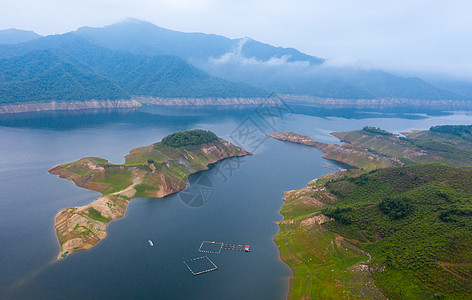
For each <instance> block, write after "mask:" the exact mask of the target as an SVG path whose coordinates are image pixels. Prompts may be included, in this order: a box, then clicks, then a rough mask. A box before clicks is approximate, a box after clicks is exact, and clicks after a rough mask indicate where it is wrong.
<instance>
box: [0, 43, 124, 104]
mask: <svg viewBox="0 0 472 300" xmlns="http://www.w3.org/2000/svg"><path fill="white" fill-rule="evenodd" d="M129 98H130V95H129V93H128V92H126V91H124V90H123V89H122V88H120V87H119V86H118V85H116V84H115V83H113V82H112V81H110V80H108V79H107V78H105V77H103V76H100V75H97V74H90V73H85V72H83V71H81V70H80V69H79V68H77V67H75V66H73V65H71V64H69V63H67V62H65V61H64V60H62V59H60V58H58V57H57V56H55V55H54V54H52V53H50V52H48V51H40V52H33V53H30V54H28V55H25V56H22V57H16V58H11V59H3V60H0V104H2V103H17V102H27V101H52V100H58V101H60V100H64V101H82V100H91V99H93V100H109V99H112V100H113V99H129Z"/></svg>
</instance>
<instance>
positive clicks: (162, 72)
mask: <svg viewBox="0 0 472 300" xmlns="http://www.w3.org/2000/svg"><path fill="white" fill-rule="evenodd" d="M33 42H34V44H31V43H33ZM35 48H37V49H35ZM2 53H3V54H2ZM18 54H22V55H18ZM0 56H3V57H7V58H4V59H0V104H1V103H17V102H27V101H50V100H56V101H73V100H79V101H80V100H107V99H110V100H114V99H129V98H131V97H132V96H144V97H146V96H148V97H163V98H211V97H214V98H232V97H264V96H266V95H267V92H266V91H265V90H262V89H259V88H255V87H252V86H249V85H248V84H244V83H236V82H231V81H227V80H223V79H220V78H217V77H214V76H211V75H209V74H208V73H205V72H203V71H201V70H199V69H198V68H196V67H194V66H193V65H191V64H189V63H187V62H185V61H184V60H182V59H180V58H177V57H175V56H169V55H167V56H163V55H161V56H146V55H136V54H132V53H129V52H120V51H113V50H109V49H106V48H102V47H99V46H96V45H93V44H90V43H89V42H87V41H85V40H83V39H81V38H79V37H76V36H70V35H69V36H67V35H66V36H62V37H61V38H59V37H47V38H44V39H40V40H39V41H36V40H35V41H32V42H29V43H23V44H17V45H4V47H3V49H0Z"/></svg>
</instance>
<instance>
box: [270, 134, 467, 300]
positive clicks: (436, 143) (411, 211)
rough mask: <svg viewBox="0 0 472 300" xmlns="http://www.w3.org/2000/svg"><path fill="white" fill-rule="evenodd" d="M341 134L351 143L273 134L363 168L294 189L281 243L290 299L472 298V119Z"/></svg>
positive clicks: (286, 206) (288, 197)
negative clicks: (426, 127) (399, 131)
mask: <svg viewBox="0 0 472 300" xmlns="http://www.w3.org/2000/svg"><path fill="white" fill-rule="evenodd" d="M332 134H333V135H334V136H336V137H338V138H340V139H342V140H343V141H344V142H347V144H325V143H320V142H317V141H315V140H313V139H311V138H310V137H308V136H303V135H299V134H297V133H294V132H284V133H275V134H270V135H269V136H271V137H273V138H276V139H279V140H283V141H289V142H294V143H299V144H304V145H309V146H313V147H317V148H319V149H321V150H322V151H323V152H325V155H324V157H325V158H329V159H333V160H337V161H342V162H344V163H347V164H350V165H351V166H353V167H357V168H354V169H349V170H341V171H339V172H337V173H334V174H329V175H326V176H323V177H321V178H319V179H317V180H314V181H312V182H310V183H309V186H308V187H306V188H303V189H300V190H294V191H289V192H287V193H286V196H285V197H284V200H285V204H284V205H283V207H282V210H281V214H282V215H283V216H284V220H283V221H281V222H279V225H280V232H279V234H278V235H277V236H276V238H275V241H276V243H277V245H278V246H279V248H280V251H281V257H282V259H283V260H284V261H285V262H287V263H288V264H289V265H290V267H291V268H292V270H293V272H294V276H293V277H292V278H291V289H290V294H289V298H291V299H300V298H304V297H308V298H327V297H335V298H337V297H339V298H342V297H348V298H349V297H360V298H364V299H383V298H386V297H388V298H389V299H425V298H431V297H433V298H435V297H445V298H447V299H450V298H464V299H465V298H469V297H470V296H471V290H472V289H471V288H472V286H471V281H470V279H471V278H472V256H471V255H470V251H469V250H470V247H471V246H472V239H470V230H471V228H472V197H471V196H470V192H471V191H472V181H471V180H472V170H471V169H470V166H471V161H472V125H445V126H433V127H431V128H430V129H429V130H422V131H419V130H417V131H412V132H408V133H403V134H404V136H403V137H400V136H397V135H394V134H392V133H390V132H388V131H385V130H382V129H380V128H375V127H367V126H366V127H364V128H363V129H361V130H355V131H347V132H334V133H332ZM431 162H435V163H431ZM443 163H448V164H449V165H446V164H443ZM452 165H455V166H452ZM464 166H466V167H464Z"/></svg>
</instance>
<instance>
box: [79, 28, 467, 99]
mask: <svg viewBox="0 0 472 300" xmlns="http://www.w3.org/2000/svg"><path fill="white" fill-rule="evenodd" d="M73 34H75V35H77V36H80V37H82V38H84V39H87V40H88V41H89V42H91V43H94V44H97V45H101V46H103V47H106V48H110V49H115V50H122V51H129V52H132V53H136V54H146V55H156V54H158V55H162V54H172V55H176V56H178V57H180V58H182V59H184V60H187V61H189V62H191V63H193V64H195V65H196V66H197V67H199V68H201V69H203V70H205V71H206V72H209V73H210V74H212V75H214V76H217V77H221V78H224V79H227V80H231V81H237V82H245V83H247V84H250V85H255V86H259V87H261V88H264V89H268V90H273V91H276V92H277V93H280V94H298V95H311V96H318V97H323V98H337V99H378V98H408V99H428V100H440V99H472V94H469V93H465V94H464V93H463V91H464V89H461V90H458V91H455V90H454V89H452V90H451V89H441V88H440V87H436V86H435V85H434V84H429V83H427V82H425V81H423V80H421V79H419V78H405V77H401V76H396V75H393V74H390V73H387V72H383V71H381V70H375V69H362V68H357V67H349V66H346V67H329V66H326V65H324V64H323V63H324V62H326V60H325V59H322V58H319V57H316V56H313V55H308V54H305V53H302V52H300V51H298V50H296V49H293V48H284V47H274V46H272V45H269V44H266V43H261V42H259V41H256V40H253V39H250V38H239V39H228V38H226V37H224V36H218V35H213V34H203V33H185V32H178V31H174V30H169V29H165V28H162V27H158V26H156V25H154V24H151V23H148V22H145V21H140V20H136V19H126V20H124V21H121V22H118V23H115V24H112V25H109V26H105V27H101V28H91V27H83V28H80V29H78V30H77V31H75V32H73ZM469 86H471V87H472V84H469Z"/></svg>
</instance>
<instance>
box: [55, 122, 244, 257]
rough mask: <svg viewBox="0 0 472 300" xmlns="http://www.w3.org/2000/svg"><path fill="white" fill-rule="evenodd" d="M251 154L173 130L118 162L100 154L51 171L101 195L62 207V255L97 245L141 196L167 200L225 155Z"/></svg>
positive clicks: (209, 136)
mask: <svg viewBox="0 0 472 300" xmlns="http://www.w3.org/2000/svg"><path fill="white" fill-rule="evenodd" d="M250 154H251V153H249V152H247V151H245V150H244V149H242V148H240V147H237V146H235V145H233V144H231V143H229V142H227V141H226V140H224V139H222V138H218V137H217V136H216V135H215V134H214V133H212V132H210V131H204V130H199V129H197V130H191V131H184V132H178V133H174V134H171V135H169V136H167V137H165V138H163V139H162V141H161V142H158V143H155V144H152V145H149V146H145V147H140V148H136V149H133V150H131V151H130V153H129V154H128V155H127V156H126V157H125V163H124V164H121V165H115V164H111V163H109V162H108V161H107V160H105V159H102V158H96V157H87V158H82V159H80V160H78V161H75V162H71V163H66V164H61V165H59V166H56V167H55V168H53V169H51V170H49V173H51V174H56V175H59V176H60V177H61V178H66V179H69V180H72V181H73V182H74V183H75V184H76V185H77V186H79V187H83V188H86V189H89V190H93V191H97V192H100V193H102V196H101V197H99V198H98V199H96V200H95V201H93V202H92V203H90V204H88V205H85V206H81V207H72V208H66V209H63V210H61V211H60V212H59V213H58V214H57V215H56V223H55V227H56V231H57V237H58V240H59V243H60V245H61V251H60V254H59V255H58V259H62V258H65V257H66V256H67V255H68V254H70V253H72V252H74V251H79V250H85V249H89V248H91V247H93V246H94V245H95V244H97V243H98V242H99V241H100V240H102V239H104V238H105V237H106V227H107V225H108V223H110V222H111V221H113V220H116V219H119V218H121V217H123V216H124V214H125V211H126V207H127V205H128V203H129V201H130V200H131V199H133V198H137V197H150V198H162V197H164V196H166V195H169V194H173V193H176V192H179V191H181V190H183V189H185V187H186V180H187V178H188V177H189V176H190V175H192V174H194V173H197V172H199V171H202V170H206V169H208V166H209V165H210V164H213V163H216V162H218V161H220V160H223V159H225V158H230V157H235V156H245V155H250Z"/></svg>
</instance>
